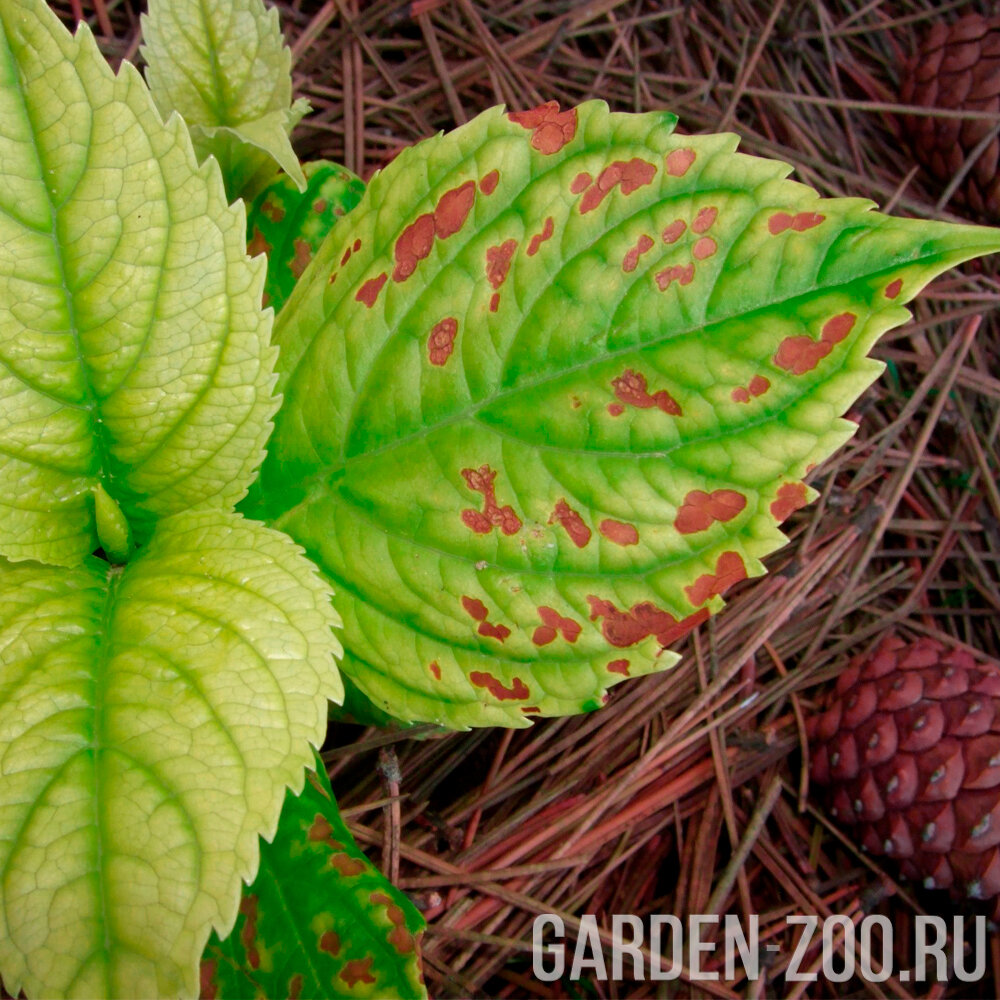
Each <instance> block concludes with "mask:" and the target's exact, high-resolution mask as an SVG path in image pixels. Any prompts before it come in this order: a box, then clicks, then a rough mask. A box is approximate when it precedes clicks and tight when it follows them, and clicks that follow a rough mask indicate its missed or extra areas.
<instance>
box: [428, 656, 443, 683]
mask: <svg viewBox="0 0 1000 1000" xmlns="http://www.w3.org/2000/svg"><path fill="white" fill-rule="evenodd" d="M427 669H428V670H429V671H430V672H431V676H432V677H433V678H434V680H436V681H439V680H441V664H440V663H438V661H437V660H431V662H430V663H428V664H427Z"/></svg>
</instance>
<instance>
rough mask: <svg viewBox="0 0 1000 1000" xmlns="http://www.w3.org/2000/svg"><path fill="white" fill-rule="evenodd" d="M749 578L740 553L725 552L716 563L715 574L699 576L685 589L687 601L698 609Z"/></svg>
mask: <svg viewBox="0 0 1000 1000" xmlns="http://www.w3.org/2000/svg"><path fill="white" fill-rule="evenodd" d="M746 578H747V569H746V566H744V565H743V559H742V558H741V557H740V554H739V553H738V552H723V553H722V555H721V556H719V558H718V559H717V560H716V561H715V573H714V574H712V573H706V574H704V575H703V576H699V577H698V579H697V580H695V582H694V583H693V584H692V585H691V586H690V587H685V588H684V593H685V594H687V599H688V600H689V601H690V602H691V603H692V604H693V605H695V607H697V606H698V605H699V604H704V603H705V602H706V601H710V600H711V599H712V598H713V597H715V596H716V595H717V594H724V593H725V592H726V591H727V590H728V589H729V588H730V587H732V586H733V584H736V583H739V582H740V580H745V579H746Z"/></svg>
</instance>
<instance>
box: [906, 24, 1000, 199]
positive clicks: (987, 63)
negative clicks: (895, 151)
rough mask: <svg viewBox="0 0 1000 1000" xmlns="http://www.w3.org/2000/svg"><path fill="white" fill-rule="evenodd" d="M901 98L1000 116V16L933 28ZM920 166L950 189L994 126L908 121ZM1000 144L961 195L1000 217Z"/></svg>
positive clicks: (997, 141)
mask: <svg viewBox="0 0 1000 1000" xmlns="http://www.w3.org/2000/svg"><path fill="white" fill-rule="evenodd" d="M899 97H900V100H901V101H902V102H903V103H904V104H918V105H921V106H923V107H927V108H947V109H952V110H957V111H990V112H994V113H996V112H998V111H1000V17H989V18H987V17H983V16H982V15H980V14H969V15H967V16H966V17H962V18H959V20H957V21H955V23H954V24H950V25H947V24H940V23H939V24H935V25H934V27H933V28H932V29H931V30H930V31H929V32H928V34H927V37H926V38H925V39H924V41H923V44H922V45H921V46H920V50H919V51H918V52H917V54H916V55H915V56H914V57H913V58H912V59H911V60H910V61H909V62H908V63H907V65H906V67H905V69H904V72H903V79H902V84H901V87H900V94H899ZM902 122H903V127H904V129H905V131H906V133H907V134H908V136H909V139H910V144H911V146H912V147H913V154H914V156H915V157H916V159H917V161H918V162H919V163H921V164H922V165H923V166H924V167H926V168H927V170H928V171H929V172H930V173H931V174H933V176H934V177H936V178H937V180H938V181H940V182H941V185H942V187H946V186H947V185H948V184H949V183H950V181H951V179H952V178H953V177H954V176H955V174H956V173H958V171H959V170H960V169H961V168H962V164H963V163H964V162H965V159H966V157H967V156H968V155H969V154H970V153H971V152H972V151H973V149H975V147H976V146H977V145H978V144H979V142H981V141H982V140H983V139H984V138H985V137H986V136H987V135H988V134H989V133H990V132H991V131H992V130H993V128H994V125H993V124H992V123H990V122H989V121H987V120H985V119H973V118H968V119H964V120H962V119H957V118H930V117H922V116H917V115H904V116H903V117H902ZM998 162H1000V138H998V137H997V136H994V137H993V141H992V142H990V143H989V144H988V145H987V147H986V149H985V150H984V151H983V152H982V154H981V155H980V156H979V158H978V159H977V160H976V162H975V164H974V165H973V167H972V169H971V170H970V171H969V173H968V174H967V175H966V178H965V180H964V182H963V183H962V185H961V187H960V188H959V190H958V191H957V192H956V193H955V200H956V201H958V202H959V203H960V204H965V205H968V206H969V207H970V208H971V209H973V211H975V212H979V213H982V214H983V215H987V216H989V217H991V218H993V219H998V218H1000V180H998V177H997V165H998Z"/></svg>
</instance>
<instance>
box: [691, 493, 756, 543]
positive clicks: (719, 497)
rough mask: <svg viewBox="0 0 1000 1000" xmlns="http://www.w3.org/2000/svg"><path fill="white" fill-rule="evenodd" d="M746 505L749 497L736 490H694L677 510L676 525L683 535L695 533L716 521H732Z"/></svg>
mask: <svg viewBox="0 0 1000 1000" xmlns="http://www.w3.org/2000/svg"><path fill="white" fill-rule="evenodd" d="M746 505H747V498H746V497H745V496H743V494H742V493H737V492H736V490H713V491H712V492H711V493H706V492H705V491H704V490H692V491H691V492H690V493H688V495H687V496H686V497H685V498H684V503H683V504H682V505H681V508H680V510H678V511H677V517H676V519H675V520H674V527H675V528H676V529H677V530H678V531H679V532H680V533H681V534H682V535H693V534H695V532H698V531H705V530H706V529H707V528H710V527H711V526H712V525H713V524H714V523H715V522H716V521H723V522H724V521H731V520H732V519H733V518H734V517H736V515H737V514H739V513H740V511H742V510H743V508H744V507H746Z"/></svg>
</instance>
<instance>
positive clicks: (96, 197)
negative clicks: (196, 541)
mask: <svg viewBox="0 0 1000 1000" xmlns="http://www.w3.org/2000/svg"><path fill="white" fill-rule="evenodd" d="M0 122H2V123H3V124H2V129H0V555H3V556H6V557H7V558H10V559H37V560H40V561H44V562H53V563H62V564H65V565H74V564H78V563H79V562H80V560H81V559H83V557H84V556H85V555H87V554H88V553H90V552H92V551H93V550H94V548H95V547H96V546H97V544H98V542H99V538H98V523H97V522H98V512H97V510H96V509H95V496H101V493H100V492H99V491H100V490H103V491H104V493H105V494H106V496H107V497H108V498H110V499H111V500H113V501H114V503H116V504H117V505H118V507H119V508H120V510H121V512H122V514H123V515H124V517H125V519H126V520H127V522H128V524H129V525H130V526H131V528H132V531H133V534H134V535H135V536H136V540H137V541H141V540H142V539H143V538H144V537H145V536H146V535H147V534H148V532H149V530H150V527H151V524H152V522H153V521H154V520H155V519H156V518H158V517H163V516H167V515H169V514H173V513H176V512H178V511H183V510H186V509H189V508H192V507H195V506H199V505H209V506H215V507H229V506H231V505H232V504H233V503H234V502H235V501H236V500H238V499H239V498H240V497H241V496H243V494H244V493H245V492H246V488H247V486H248V484H249V482H250V480H251V478H252V476H253V474H254V472H255V470H256V467H257V465H258V464H259V463H260V461H261V459H262V457H263V447H264V442H265V441H266V439H267V435H268V433H269V430H270V424H269V418H270V416H271V415H272V413H273V412H274V409H275V407H276V405H277V403H276V401H275V400H274V398H273V397H272V395H271V390H272V387H273V381H274V375H273V365H274V355H275V352H274V349H273V348H272V347H271V346H270V344H269V337H270V314H269V313H262V312H261V309H260V298H261V289H262V284H263V280H264V265H263V262H262V261H250V260H248V258H247V256H246V250H245V246H246V244H245V217H244V212H243V209H242V207H241V206H236V207H231V206H229V205H228V204H227V202H226V197H225V192H224V190H223V185H222V181H221V178H220V176H219V172H218V168H217V167H216V166H215V164H213V163H206V164H205V165H204V166H202V167H201V168H199V167H198V166H197V164H196V162H195V158H194V154H193V152H192V148H191V143H190V139H189V138H188V135H187V132H186V130H185V129H184V126H183V123H182V122H181V121H180V120H179V119H177V118H174V119H173V120H171V121H170V122H168V123H167V124H166V125H164V124H163V122H162V121H161V119H160V116H159V114H158V113H157V111H156V109H155V108H154V107H153V103H152V100H151V99H150V96H149V93H148V91H147V89H146V85H145V84H144V83H143V81H142V78H141V77H140V76H139V74H138V73H137V72H136V71H135V70H134V69H133V68H132V67H131V66H128V65H126V66H124V67H123V68H122V71H121V72H120V73H119V75H118V76H115V75H113V74H112V72H111V70H110V69H109V68H108V66H107V64H106V62H105V61H104V58H103V57H102V56H101V54H100V53H99V52H98V50H97V46H96V45H95V44H94V39H93V37H92V35H91V34H90V31H89V30H88V29H87V27H86V26H81V28H80V29H79V31H78V33H77V35H76V36H75V37H70V35H69V34H68V32H67V31H66V30H65V28H63V27H62V25H60V24H59V22H58V20H57V19H56V17H55V15H54V14H53V13H52V11H50V10H49V9H48V7H46V5H45V4H44V3H42V2H40V0H3V3H0Z"/></svg>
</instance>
